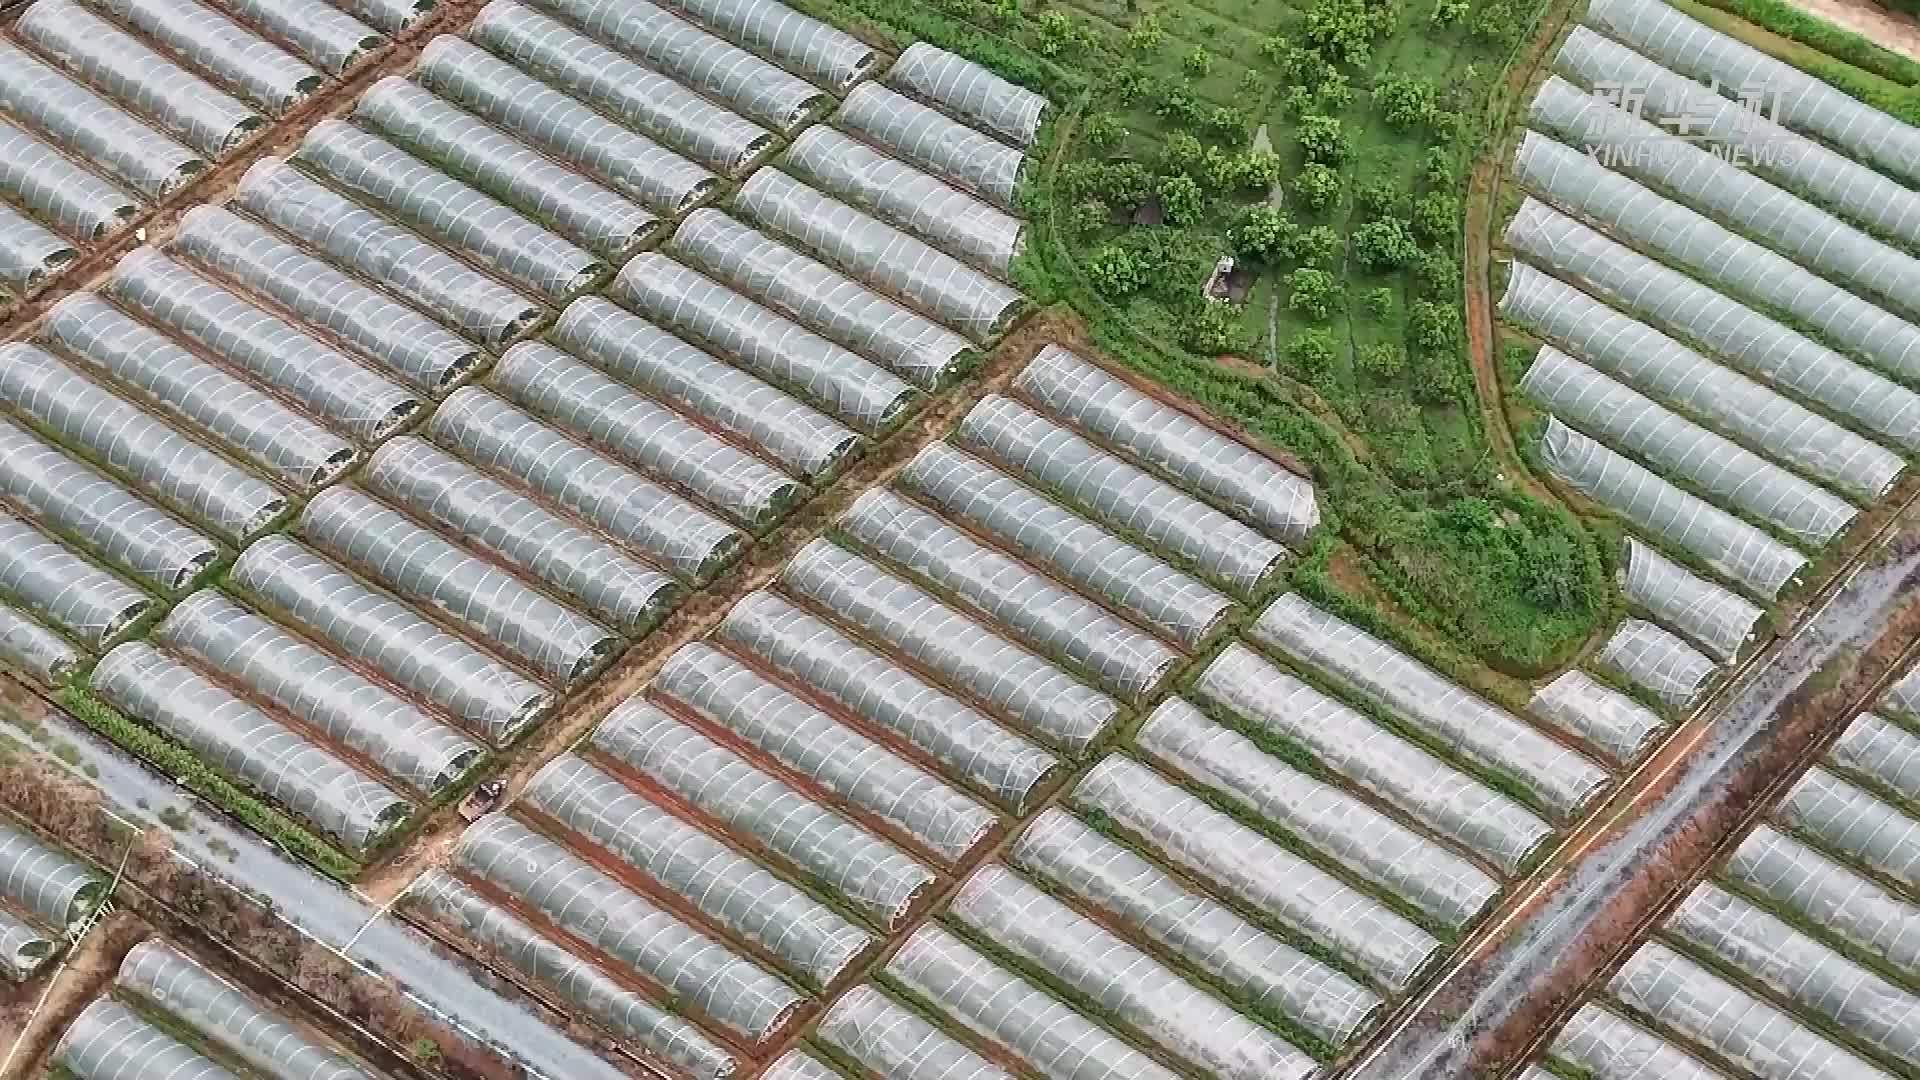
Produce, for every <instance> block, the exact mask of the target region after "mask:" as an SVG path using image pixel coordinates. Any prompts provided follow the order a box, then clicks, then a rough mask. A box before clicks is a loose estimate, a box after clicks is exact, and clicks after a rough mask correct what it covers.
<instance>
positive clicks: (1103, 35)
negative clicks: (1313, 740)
mask: <svg viewBox="0 0 1920 1080" xmlns="http://www.w3.org/2000/svg"><path fill="white" fill-rule="evenodd" d="M1299 2H1300V0H1295V3H1299ZM1549 2H1557V0H1312V2H1311V3H1310V4H1304V3H1303V4H1301V5H1300V6H1294V4H1293V3H1289V2H1287V0H1198V2H1183V0H1039V2H1036V0H803V2H802V3H801V4H800V6H802V7H805V8H807V9H809V10H811V11H813V12H814V13H815V14H820V15H823V16H825V17H828V18H831V19H834V20H835V21H837V22H840V23H841V24H842V25H851V26H854V27H855V28H857V29H858V30H859V31H861V32H863V33H865V34H866V35H867V36H869V37H872V38H874V39H876V40H877V41H880V42H882V43H887V44H897V43H901V42H904V41H907V40H910V39H912V38H925V39H928V40H932V41H934V42H935V43H937V44H940V45H943V46H945V47H947V48H950V49H953V50H955V51H957V52H960V53H962V54H964V55H967V56H969V57H971V58H973V59H975V60H977V61H979V62H981V63H983V64H986V65H987V66H989V67H991V68H993V69H995V70H996V71H998V72H999V73H1000V74H1002V75H1004V76H1006V77H1008V78H1010V79H1013V80H1014V81H1016V82H1019V83H1022V84H1023V85H1026V86H1029V87H1032V88H1034V89H1037V90H1040V91H1042V92H1044V93H1046V94H1047V96H1048V97H1049V98H1050V99H1051V100H1052V101H1053V102H1054V104H1055V111H1054V114H1053V116H1054V119H1053V121H1052V123H1050V124H1049V125H1048V128H1047V130H1046V131H1045V132H1044V133H1043V136H1042V140H1041V143H1040V144H1039V145H1037V146H1036V147H1035V148H1034V150H1033V152H1032V160H1030V162H1029V165H1028V170H1029V171H1028V175H1027V177H1026V186H1025V192H1024V198H1025V201H1026V210H1027V212H1028V214H1029V216H1030V217H1031V218H1032V220H1033V229H1032V230H1031V231H1032V235H1031V236H1030V238H1029V242H1028V250H1027V253H1026V255H1025V256H1024V257H1023V258H1022V260H1021V264H1020V265H1019V266H1017V267H1016V271H1017V276H1018V279H1019V283H1020V284H1021V285H1022V287H1023V288H1025V289H1026V291H1027V292H1028V293H1029V294H1030V295H1032V296H1033V297H1034V298H1035V299H1036V300H1038V301H1040V302H1042V303H1067V304H1071V305H1072V306H1073V307H1074V308H1075V309H1077V310H1078V311H1079V312H1080V313H1081V315H1082V316H1083V317H1085V319H1086V320H1087V322H1088V324H1089V327H1090V329H1091V330H1092V332H1093V335H1094V337H1095V339H1096V340H1097V341H1098V343H1099V344H1100V345H1101V346H1102V347H1103V348H1104V349H1105V350H1106V352H1107V353H1108V354H1109V355H1110V356H1113V357H1114V358H1116V359H1119V360H1122V361H1124V362H1126V363H1128V364H1130V365H1131V366H1133V367H1135V368H1136V369H1138V370H1140V371H1142V372H1143V373H1145V374H1147V375H1149V376H1151V377H1153V378H1156V379H1158V380H1159V381H1161V382H1162V383H1164V384H1166V385H1168V386H1169V387H1170V388H1172V389H1174V390H1176V391H1179V392H1181V393H1183V394H1186V395H1188V396H1190V397H1193V398H1195V399H1197V400H1199V401H1200V402H1202V403H1203V404H1205V405H1207V406H1208V407H1210V408H1212V409H1214V410H1215V411H1217V412H1219V413H1221V414H1222V415H1224V416H1226V417H1227V418H1229V419H1231V420H1234V421H1236V422H1238V423H1239V424H1241V425H1242V426H1244V427H1245V428H1246V429H1248V430H1249V431H1250V432H1252V433H1253V434H1254V435H1256V436H1258V437H1261V438H1263V439H1265V440H1267V441H1268V442H1270V443H1274V444H1277V445H1278V446H1280V447H1282V448H1284V449H1286V450H1289V451H1291V452H1292V453H1293V454H1294V455H1295V456H1296V458H1297V459H1298V460H1299V462H1300V463H1301V464H1302V466H1303V467H1304V468H1306V469H1308V470H1310V471H1311V472H1312V473H1313V475H1314V479H1315V481H1316V483H1317V485H1318V486H1319V489H1320V492H1321V498H1322V503H1323V509H1324V511H1325V512H1326V514H1327V516H1328V518H1329V519H1330V521H1331V523H1332V526H1333V527H1332V528H1329V529H1328V530H1325V532H1326V535H1327V537H1328V539H1327V540H1326V541H1325V542H1324V544H1323V546H1324V547H1325V549H1326V550H1324V551H1322V552H1320V553H1319V554H1318V555H1317V556H1316V557H1315V558H1311V559H1308V560H1305V562H1304V563H1303V565H1302V567H1301V571H1300V574H1299V575H1298V580H1297V581H1296V584H1298V585H1299V586H1300V587H1301V588H1303V589H1308V590H1310V591H1314V592H1316V593H1323V594H1325V598H1326V599H1327V600H1329V601H1330V602H1338V601H1340V600H1342V599H1344V600H1347V601H1349V602H1353V601H1356V600H1358V601H1359V602H1353V603H1352V607H1353V609H1354V610H1353V614H1355V615H1356V616H1360V615H1361V614H1363V613H1370V614H1369V617H1368V621H1370V622H1373V623H1375V624H1379V623H1381V622H1382V620H1383V619H1385V620H1387V621H1389V622H1396V623H1397V624H1398V625H1394V626H1379V627H1378V628H1379V629H1382V630H1385V631H1389V632H1393V633H1394V636H1396V637H1399V638H1401V639H1402V640H1403V641H1404V640H1406V639H1407V638H1409V637H1410V636H1412V637H1416V638H1418V637H1423V636H1431V637H1432V638H1433V639H1435V640H1442V641H1446V642H1450V643H1452V645H1454V646H1459V647H1461V648H1462V651H1463V652H1465V653H1469V654H1471V658H1470V662H1475V663H1485V664H1488V665H1490V666H1492V667H1494V668H1496V669H1499V670H1502V671H1506V672H1511V673H1514V674H1519V675H1528V674H1536V673H1540V672H1544V671H1547V670H1550V669H1552V668H1554V667H1556V666H1557V665H1559V664H1560V663H1562V662H1564V661H1565V660H1566V659H1568V658H1569V657H1570V656H1571V654H1572V653H1573V652H1574V651H1575V650H1577V649H1578V648H1579V646H1580V645H1581V644H1582V643H1583V642H1584V641H1585V640H1586V639H1587V638H1588V637H1589V636H1590V635H1592V634H1593V633H1595V632H1596V631H1597V629H1598V628H1599V627H1600V625H1601V624H1602V623H1604V622H1605V621H1606V620H1607V619H1608V618H1609V617H1610V614H1611V610H1610V609H1611V606H1612V605H1613V603H1614V600H1613V593H1612V590H1611V586H1610V585H1609V578H1610V573H1609V567H1608V565H1607V560H1608V559H1609V558H1610V556H1609V555H1606V554H1604V553H1603V552H1602V550H1601V548H1600V546H1599V545H1597V544H1596V543H1595V542H1594V540H1593V539H1592V538H1591V537H1590V536H1588V535H1587V533H1586V532H1585V531H1584V530H1583V529H1582V528H1581V526H1580V525H1579V523H1578V522H1577V521H1576V520H1575V519H1574V518H1573V517H1572V515H1570V514H1569V513H1568V512H1567V511H1566V510H1565V509H1564V508H1563V507H1561V506H1559V505H1557V504H1550V503H1547V502H1544V501H1541V500H1540V499H1538V498H1536V497H1535V496H1533V495H1530V494H1528V493H1527V491H1526V490H1525V489H1524V487H1523V485H1521V484H1520V482H1519V481H1520V477H1518V476H1516V475H1513V474H1514V473H1516V472H1517V471H1518V470H1519V469H1520V468H1521V466H1520V464H1519V462H1518V461H1515V460H1508V461H1502V460H1501V459H1500V458H1499V457H1497V456H1496V455H1495V454H1494V453H1493V452H1492V450H1491V449H1490V443H1489V439H1488V437H1487V434H1486V428H1485V420H1484V418H1483V416H1482V413H1481V408H1482V405H1481V404H1480V403H1479V402H1478V400H1477V395H1476V392H1475V386H1474V379H1473V373H1472V368H1471V366H1470V364H1469V361H1468V356H1467V334H1466V328H1465V326H1464V320H1463V299H1464V292H1463V290H1464V289H1465V288H1466V287H1469V286H1470V285H1471V283H1468V282H1463V280H1462V270H1461V268H1462V264H1463V258H1464V249H1463V237H1462V235H1461V228H1462V220H1463V200H1464V198H1465V194H1466V188H1467V184H1466V178H1467V175H1468V172H1469V170H1470V169H1471V167H1472V163H1473V161H1474V160H1475V159H1476V158H1477V157H1479V156H1480V155H1482V154H1485V153H1489V152H1493V153H1498V150H1497V149H1496V147H1497V145H1498V144H1499V142H1500V140H1501V137H1502V134H1503V131H1502V128H1503V126H1504V125H1506V124H1508V123H1513V122H1516V121H1518V120H1519V119H1520V117H1517V116H1509V115H1506V114H1505V113H1504V112H1501V111H1499V110H1496V109H1494V108H1493V107H1492V105H1491V96H1492V91H1493V90H1494V88H1495V87H1496V86H1497V85H1498V84H1499V83H1500V82H1501V80H1502V79H1503V78H1504V77H1505V76H1506V73H1507V72H1508V70H1509V68H1510V67H1511V66H1512V65H1513V64H1515V63H1516V61H1517V59H1518V57H1519V56H1520V54H1521V53H1522V51H1523V50H1525V49H1527V48H1529V47H1531V46H1532V45H1533V39H1534V37H1535V33H1536V28H1537V27H1538V25H1539V24H1540V20H1541V17H1542V14H1543V12H1544V11H1545V10H1546V8H1547V7H1548V4H1549ZM1482 240H1483V242H1484V238H1482ZM1224 257H1231V258H1232V259H1233V260H1234V266H1233V272H1232V273H1231V274H1229V275H1221V274H1220V273H1219V271H1221V270H1222V269H1223V268H1224V264H1223V262H1222V260H1223V258H1224ZM1210 285H1211V286H1214V287H1215V288H1214V289H1213V290H1212V291H1213V292H1215V293H1219V294H1224V298H1221V297H1220V296H1216V295H1210V294H1209V293H1210V289H1209V286H1210ZM1491 407H1496V408H1497V407H1498V406H1497V405H1492V406H1491ZM1348 570H1354V571H1357V572H1358V573H1359V574H1360V575H1361V577H1363V578H1364V579H1365V583H1366V589H1367V591H1368V592H1370V593H1372V594H1374V595H1371V596H1368V597H1364V598H1356V597H1355V595H1354V594H1355V593H1356V591H1358V590H1357V589H1356V588H1354V587H1351V585H1350V586H1349V587H1347V588H1344V589H1342V588H1340V587H1339V585H1338V583H1337V582H1335V581H1334V579H1335V578H1342V579H1346V578H1350V577H1352V575H1351V574H1349V573H1347V571H1348ZM1336 592H1338V593H1340V594H1341V595H1339V596H1335V595H1333V594H1334V593H1336ZM1383 598H1384V599H1389V600H1391V601H1392V603H1391V604H1390V605H1383V604H1381V603H1379V602H1378V601H1379V600H1381V599H1383ZM1343 606H1344V605H1343ZM1383 607H1391V608H1393V609H1395V610H1394V611H1393V612H1392V613H1391V614H1390V615H1388V616H1383V615H1381V614H1380V612H1381V610H1382V608H1383ZM1409 626H1411V627H1412V629H1411V630H1409V629H1408V627H1409Z"/></svg>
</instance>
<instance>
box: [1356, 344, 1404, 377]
mask: <svg viewBox="0 0 1920 1080" xmlns="http://www.w3.org/2000/svg"><path fill="white" fill-rule="evenodd" d="M1359 364H1360V370H1361V371H1364V372H1366V373H1367V374H1369V375H1371V376H1373V377H1374V378H1376V379H1378V380H1380V381H1381V382H1391V381H1393V380H1394V379H1397V378H1399V377H1400V373H1401V372H1403V371H1405V370H1406V367H1407V351H1406V350H1405V349H1402V348H1401V347H1400V346H1398V345H1394V344H1390V343H1388V342H1384V341H1382V342H1378V343H1375V344H1373V345H1367V346H1363V347H1362V348H1361V350H1360V356H1359Z"/></svg>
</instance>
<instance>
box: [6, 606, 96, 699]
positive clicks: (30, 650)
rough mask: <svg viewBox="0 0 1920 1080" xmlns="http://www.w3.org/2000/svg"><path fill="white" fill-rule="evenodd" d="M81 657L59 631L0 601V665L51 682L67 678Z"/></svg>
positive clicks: (51, 683)
mask: <svg viewBox="0 0 1920 1080" xmlns="http://www.w3.org/2000/svg"><path fill="white" fill-rule="evenodd" d="M85 659H86V658H85V657H83V656H81V655H80V650H78V649H76V648H74V647H73V646H72V645H70V644H68V643H67V640H66V639H65V638H63V637H61V636H60V635H59V634H56V633H54V632H53V631H51V630H49V629H47V628H46V627H44V626H41V625H40V624H39V623H38V622H35V621H34V620H33V619H31V618H29V617H28V616H27V614H26V613H25V612H22V611H20V610H18V609H16V608H13V607H11V606H9V605H7V604H5V603H0V664H3V665H5V666H7V667H11V668H13V669H14V670H16V671H22V672H25V673H26V674H28V675H30V676H32V677H33V678H35V679H38V680H39V681H41V682H42V683H46V684H49V685H53V684H58V683H63V682H66V681H67V680H68V679H69V678H71V677H72V676H73V673H74V672H75V671H78V670H79V668H80V665H81V664H82V663H83V662H84V661H85Z"/></svg>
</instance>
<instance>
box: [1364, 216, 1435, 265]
mask: <svg viewBox="0 0 1920 1080" xmlns="http://www.w3.org/2000/svg"><path fill="white" fill-rule="evenodd" d="M1353 255H1354V258H1356V259H1359V260H1360V265H1361V266H1364V267H1366V268H1367V269H1369V270H1374V271H1381V270H1397V269H1399V268H1400V267H1403V266H1406V265H1407V264H1409V263H1411V262H1413V261H1414V260H1415V259H1417V258H1419V257H1420V247H1419V245H1418V244H1415V243H1414V242H1413V234H1412V233H1411V232H1409V231H1408V229H1407V225H1406V222H1403V221H1401V220H1399V219H1398V218H1381V219H1380V220H1378V221H1369V222H1367V223H1366V224H1364V225H1362V226H1360V227H1359V228H1357V229H1355V230H1353Z"/></svg>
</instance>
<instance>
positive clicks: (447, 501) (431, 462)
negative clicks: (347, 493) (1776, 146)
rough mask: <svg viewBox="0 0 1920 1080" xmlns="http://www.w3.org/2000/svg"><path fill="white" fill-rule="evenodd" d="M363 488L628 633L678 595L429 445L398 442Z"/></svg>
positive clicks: (615, 552) (376, 461)
mask: <svg viewBox="0 0 1920 1080" xmlns="http://www.w3.org/2000/svg"><path fill="white" fill-rule="evenodd" d="M361 483H363V484H365V485H366V487H367V488H368V489H369V490H371V491H373V492H374V493H375V494H378V495H382V496H384V497H386V498H387V499H389V500H391V501H392V502H394V503H395V504H397V505H399V506H402V507H405V508H406V509H407V510H409V511H411V512H412V513H414V514H415V515H417V516H418V517H419V518H420V519H421V520H423V521H426V522H428V523H430V524H431V525H433V526H434V527H435V528H437V529H439V530H440V531H442V532H444V533H446V534H447V535H449V536H458V537H462V538H464V539H465V540H466V541H467V542H468V543H471V544H474V545H476V546H478V547H479V548H481V549H482V550H484V551H487V552H489V553H491V554H493V555H496V556H498V557H499V558H501V559H503V560H505V561H506V562H508V563H510V564H511V565H513V566H514V567H515V568H516V569H518V570H521V571H522V572H524V573H526V574H528V575H530V576H532V577H534V578H537V579H538V580H540V581H542V582H545V583H546V584H548V585H550V586H552V587H553V588H555V589H557V590H558V591H560V592H562V593H564V594H566V595H567V596H569V597H572V598H573V599H575V600H577V601H578V602H580V603H582V604H584V605H585V606H586V607H587V608H588V609H589V610H590V611H591V612H593V613H594V614H596V615H598V616H601V617H602V618H605V619H607V620H608V621H609V622H611V623H613V624H615V625H617V626H619V627H621V628H623V629H624V630H626V631H627V632H629V633H632V634H644V633H646V632H647V631H648V630H649V629H651V628H652V627H653V626H654V624H655V623H657V622H659V621H660V619H661V617H662V616H663V615H665V613H666V611H667V609H668V608H669V607H671V606H672V605H673V603H674V601H675V600H676V599H677V598H678V597H679V595H680V588H679V586H677V585H676V584H675V583H674V580H673V579H672V578H670V577H668V576H667V575H666V574H664V573H661V572H660V571H658V570H656V569H654V568H653V567H651V566H648V565H646V564H645V563H641V562H637V561H635V560H634V559H632V558H629V557H628V556H626V555H625V554H623V553H621V551H620V550H619V549H618V548H616V547H614V546H613V545H612V544H610V543H608V542H607V541H606V540H604V539H602V538H601V537H599V536H596V535H595V534H593V533H591V532H588V531H587V530H585V529H582V528H580V527H579V526H577V525H575V524H573V523H572V522H570V521H568V520H566V519H565V518H562V517H560V516H559V515H557V514H554V513H552V512H551V511H549V510H547V509H546V508H545V507H542V506H541V505H540V504H539V503H537V502H535V501H534V500H532V499H529V498H527V497H526V496H525V495H522V494H521V493H519V492H517V491H515V490H513V489H512V488H509V487H507V486H506V485H504V484H501V483H498V482H496V481H495V480H493V479H492V478H491V477H489V476H487V475H486V474H485V473H482V472H480V471H479V470H478V469H475V468H473V467H472V466H471V465H468V464H467V463H466V462H464V461H461V460H460V459H459V458H456V457H454V456H452V455H451V454H447V453H444V452H442V451H441V450H439V449H437V448H435V447H434V446H433V444H431V443H428V442H423V441H421V440H419V439H415V438H412V437H405V438H400V439H395V440H394V441H392V442H390V443H388V444H387V445H385V446H383V447H381V448H380V449H379V450H378V451H376V452H375V453H374V454H373V456H372V457H371V458H369V459H368V460H367V467H366V469H365V470H363V472H362V473H361Z"/></svg>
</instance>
